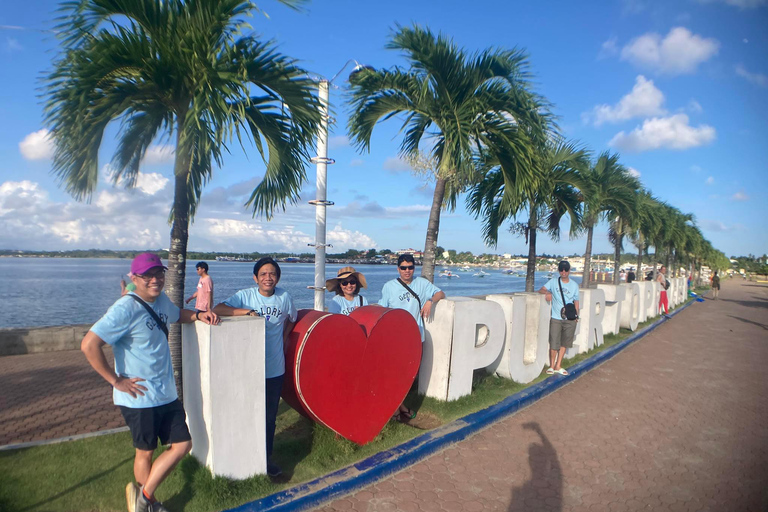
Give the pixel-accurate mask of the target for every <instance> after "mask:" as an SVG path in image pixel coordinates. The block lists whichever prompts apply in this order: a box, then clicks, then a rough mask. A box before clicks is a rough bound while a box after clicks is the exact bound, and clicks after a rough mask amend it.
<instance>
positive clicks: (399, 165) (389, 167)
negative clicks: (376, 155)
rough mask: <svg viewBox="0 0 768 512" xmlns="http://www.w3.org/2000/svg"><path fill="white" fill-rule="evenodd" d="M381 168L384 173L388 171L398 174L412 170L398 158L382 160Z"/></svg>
mask: <svg viewBox="0 0 768 512" xmlns="http://www.w3.org/2000/svg"><path fill="white" fill-rule="evenodd" d="M382 167H383V168H384V170H385V171H389V172H391V173H399V172H406V171H411V170H412V169H411V166H410V164H409V163H408V162H406V161H405V160H403V159H402V158H400V157H389V158H387V159H386V160H384V165H383V166H382Z"/></svg>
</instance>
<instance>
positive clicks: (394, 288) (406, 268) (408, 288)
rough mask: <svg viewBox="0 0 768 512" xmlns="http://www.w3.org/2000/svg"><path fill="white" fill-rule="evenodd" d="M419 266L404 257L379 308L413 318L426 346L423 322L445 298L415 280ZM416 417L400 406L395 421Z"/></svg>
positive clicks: (421, 280)
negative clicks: (404, 313) (397, 274)
mask: <svg viewBox="0 0 768 512" xmlns="http://www.w3.org/2000/svg"><path fill="white" fill-rule="evenodd" d="M415 269H416V263H415V262H414V260H413V255H412V254H401V255H400V256H399V257H398V258H397V271H398V273H399V274H400V277H398V278H397V279H392V280H391V281H387V282H386V283H385V284H384V287H383V288H382V289H381V300H379V305H380V306H384V307H386V308H394V309H404V310H406V311H407V312H409V313H410V314H411V316H412V317H413V319H414V320H416V324H417V325H418V326H419V333H420V335H421V342H422V343H423V342H424V318H428V317H429V315H430V314H431V313H432V306H433V305H434V304H436V303H437V302H438V301H439V300H441V299H444V298H445V293H443V292H442V291H441V290H440V288H438V287H437V286H435V285H434V284H432V283H430V282H429V281H428V280H426V279H424V278H423V277H416V278H414V277H413V273H414V270H415ZM415 417H416V413H415V412H414V411H412V410H411V409H409V408H408V407H406V406H405V405H404V404H400V408H399V411H398V413H397V414H396V418H397V420H398V421H401V422H407V421H408V420H411V419H413V418H415Z"/></svg>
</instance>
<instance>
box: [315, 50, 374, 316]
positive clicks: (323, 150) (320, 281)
mask: <svg viewBox="0 0 768 512" xmlns="http://www.w3.org/2000/svg"><path fill="white" fill-rule="evenodd" d="M353 62H354V63H355V69H353V70H352V73H350V75H349V76H350V77H352V76H353V75H354V74H355V73H358V72H360V71H361V70H363V69H372V68H371V67H370V66H363V65H361V64H360V63H359V62H357V61H356V60H354V59H350V60H348V61H347V62H346V63H345V64H344V66H342V68H341V69H340V70H339V71H338V73H336V74H335V75H333V78H331V79H330V80H326V79H325V78H321V79H320V80H319V82H318V98H319V100H320V115H321V116H322V118H321V120H320V130H319V131H318V133H317V156H315V157H313V158H312V159H311V160H310V161H311V162H312V163H313V164H316V165H317V181H316V184H317V187H316V188H317V195H316V196H315V199H314V200H312V201H309V204H311V205H314V206H315V243H314V244H308V245H309V246H310V247H311V246H314V247H315V284H314V286H308V287H307V288H310V289H312V290H314V291H315V310H316V311H323V310H324V309H325V248H326V247H333V246H332V245H331V244H327V243H326V242H325V233H326V222H325V214H326V211H325V210H326V208H327V207H328V206H333V204H334V203H333V201H329V200H328V198H327V197H326V192H327V190H328V183H327V172H328V165H331V164H334V163H336V161H335V160H334V159H333V158H329V157H328V120H329V115H328V89H329V88H330V85H331V84H332V83H333V81H334V80H335V79H336V77H337V76H339V75H340V74H341V72H342V71H344V70H345V69H346V68H347V66H348V65H349V64H351V63H353Z"/></svg>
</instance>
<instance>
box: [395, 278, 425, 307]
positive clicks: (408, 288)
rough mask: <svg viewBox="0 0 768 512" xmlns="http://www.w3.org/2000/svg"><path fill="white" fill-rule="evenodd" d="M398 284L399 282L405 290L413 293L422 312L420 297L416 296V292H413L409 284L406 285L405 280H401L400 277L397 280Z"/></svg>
mask: <svg viewBox="0 0 768 512" xmlns="http://www.w3.org/2000/svg"><path fill="white" fill-rule="evenodd" d="M397 282H398V283H400V284H401V285H403V288H405V289H406V290H408V291H409V292H410V293H411V295H413V296H414V297H416V300H417V301H418V303H419V311H421V299H420V298H419V296H418V295H416V292H415V291H413V290H411V288H410V287H409V286H408V285H407V284H405V282H403V280H402V279H400V278H399V277H398V278H397Z"/></svg>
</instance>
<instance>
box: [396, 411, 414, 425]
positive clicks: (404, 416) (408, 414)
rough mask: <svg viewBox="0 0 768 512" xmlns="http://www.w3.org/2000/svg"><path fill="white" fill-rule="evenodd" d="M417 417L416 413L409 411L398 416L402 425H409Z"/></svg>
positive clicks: (401, 412)
mask: <svg viewBox="0 0 768 512" xmlns="http://www.w3.org/2000/svg"><path fill="white" fill-rule="evenodd" d="M415 417H416V411H414V410H413V409H408V410H407V411H400V412H399V413H398V415H397V421H399V422H400V423H408V422H409V421H411V420H412V419H414V418H415Z"/></svg>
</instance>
